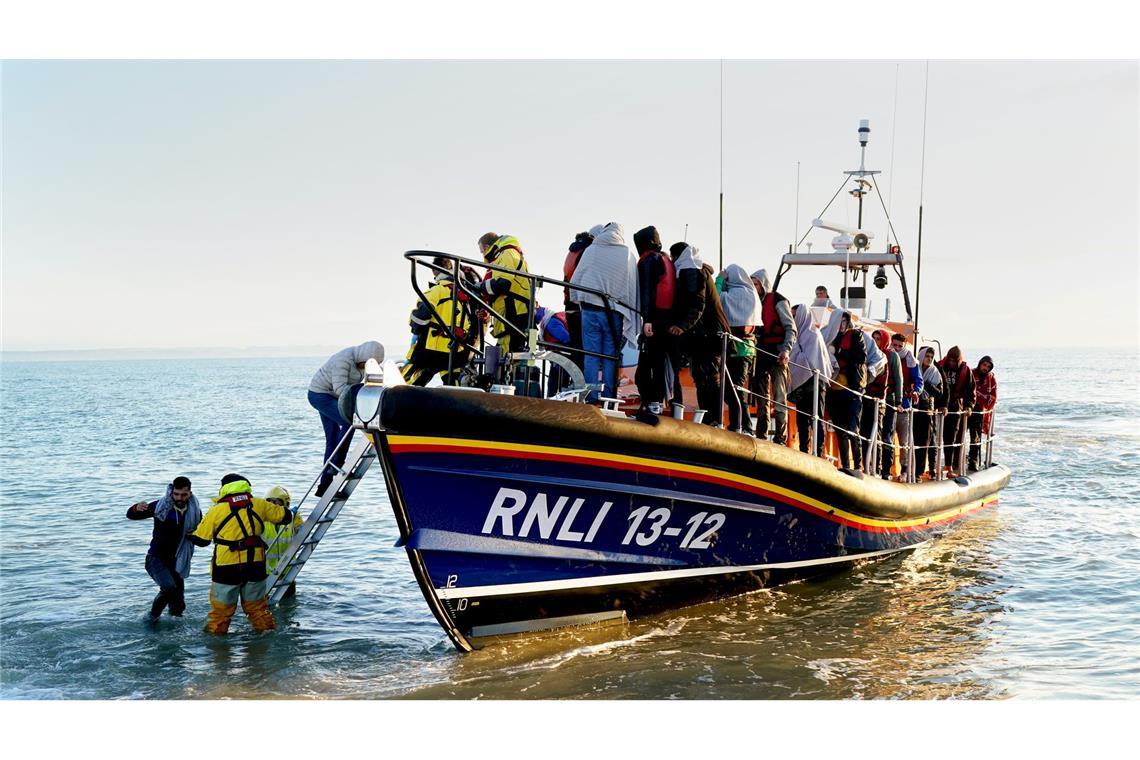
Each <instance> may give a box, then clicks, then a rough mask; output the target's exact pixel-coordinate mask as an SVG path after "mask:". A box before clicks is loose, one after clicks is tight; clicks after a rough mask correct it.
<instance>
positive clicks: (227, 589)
mask: <svg viewBox="0 0 1140 760" xmlns="http://www.w3.org/2000/svg"><path fill="white" fill-rule="evenodd" d="M292 521H293V514H292V512H290V511H289V510H288V509H285V508H284V507H282V506H280V505H277V504H273V503H270V502H268V501H265V500H264V499H258V498H255V497H254V496H253V487H252V486H251V485H250V484H249V481H248V480H246V479H245V478H243V477H242V476H241V475H236V474H233V473H231V474H229V475H226V476H225V477H224V478H222V487H221V489H220V490H219V491H218V496H217V498H216V499H215V500H214V505H213V506H212V507H210V511H208V512H207V513H206V516H205V517H203V518H202V522H200V523H198V527H197V529H195V531H194V532H193V533H191V534H190V535H189V536H188V538H189V539H190V540H191V541H193V542H194V543H195V544H197V545H198V546H209V544H210V542H211V541H213V542H214V544H215V546H214V559H213V562H211V563H210V579H211V581H212V583H211V584H210V612H209V614H208V615H207V616H206V631H207V632H208V633H227V632H229V629H230V619H231V618H232V617H233V616H234V613H235V612H237V603H238V599H239V598H240V599H241V608H242V610H243V611H244V612H245V614H246V617H248V618H249V622H250V623H251V624H252V625H253V628H254V630H257V631H271V630H273V629H274V628H276V627H277V626H276V625H275V624H274V622H273V613H271V612H270V611H269V604H268V602H267V600H266V595H267V593H268V590H269V589H268V587H267V584H266V579H267V577H268V573H267V572H266V568H265V541H264V539H262V537H261V534H262V532H263V531H264V529H265V523H267V522H272V523H277V524H278V525H289V524H290V523H291V522H292Z"/></svg>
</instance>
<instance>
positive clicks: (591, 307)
mask: <svg viewBox="0 0 1140 760" xmlns="http://www.w3.org/2000/svg"><path fill="white" fill-rule="evenodd" d="M590 234H591V235H593V236H594V242H592V243H590V245H589V247H587V248H586V250H584V251H582V257H581V258H580V259H579V260H578V266H577V267H576V268H575V269H574V274H573V276H571V278H570V283H571V284H572V285H578V286H580V287H582V288H589V289H590V290H595V291H601V292H602V293H604V294H605V295H606V296H607V298H603V297H602V296H600V295H595V294H594V293H589V292H586V291H585V290H571V293H570V298H571V299H572V300H574V301H576V302H577V303H578V304H579V305H580V306H581V308H582V348H583V349H584V350H585V351H588V352H590V353H588V354H586V355H585V357H584V358H583V360H582V365H583V374H584V375H585V377H586V384H587V385H596V384H598V374H599V372H600V373H601V385H602V390H601V394H600V395H601V396H603V397H606V398H614V397H615V395H616V394H617V387H618V371H619V369H620V366H621V362H620V357H621V351H622V348H623V347H624V345H625V344H626V343H629V344H630V345H631V346H636V345H637V336H638V334H639V333H640V332H641V325H640V319H639V318H638V315H637V314H636V313H635V312H634V311H632V308H633V307H635V306H636V304H637V255H636V254H634V252H633V251H631V250H630V249H629V246H627V245H626V244H625V233H624V231H623V230H622V227H621V225H620V224H618V223H617V222H610V223H609V224H606V225H597V226H595V227H593V228H591V229H590ZM622 304H624V305H622ZM591 354H593V355H591ZM598 354H603V355H606V356H616V357H618V359H609V358H603V357H602V356H598ZM598 396H599V394H598V393H597V392H591V393H590V400H591V401H596V400H597V399H598Z"/></svg>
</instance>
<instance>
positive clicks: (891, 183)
mask: <svg viewBox="0 0 1140 760" xmlns="http://www.w3.org/2000/svg"><path fill="white" fill-rule="evenodd" d="M898 120H899V64H897V63H896V64H895V109H894V114H893V115H892V116H891V169H890V176H891V178H890V180H888V183H887V216H888V217H890V215H891V199H892V198H893V197H894V191H895V125H896V124H898ZM892 231H893V230H892ZM898 242H899V238H898V235H896V236H895V243H898Z"/></svg>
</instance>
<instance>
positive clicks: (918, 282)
mask: <svg viewBox="0 0 1140 760" xmlns="http://www.w3.org/2000/svg"><path fill="white" fill-rule="evenodd" d="M929 97H930V61H929V60H927V61H926V77H925V84H924V88H923V95H922V162H921V164H920V166H921V169H920V171H919V180H918V252H917V257H918V273H917V275H916V276H915V283H914V334H915V344H914V347H915V348H916V349H917V348H918V338H917V336H918V306H919V303H920V302H921V299H922V202H923V191H924V188H925V187H926V103H927V100H928V99H929Z"/></svg>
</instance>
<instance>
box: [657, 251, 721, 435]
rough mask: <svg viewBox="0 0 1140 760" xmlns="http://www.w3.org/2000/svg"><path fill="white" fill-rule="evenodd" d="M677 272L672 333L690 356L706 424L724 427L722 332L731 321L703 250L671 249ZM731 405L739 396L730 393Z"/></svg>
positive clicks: (690, 363) (694, 382)
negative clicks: (720, 414) (720, 411)
mask: <svg viewBox="0 0 1140 760" xmlns="http://www.w3.org/2000/svg"><path fill="white" fill-rule="evenodd" d="M669 254H670V255H671V256H672V257H673V264H674V266H675V267H676V269H677V293H676V298H675V300H674V302H673V303H674V313H675V316H674V321H675V324H674V325H673V326H672V327H670V328H669V334H670V335H673V336H674V337H676V338H680V340H681V347H682V348H681V350H682V352H683V353H684V354H685V355H687V356H688V357H689V368H690V370H691V371H692V373H693V384H694V385H696V386H697V403H698V404H700V406H701V408H702V409H704V410H705V417H704V420H703V422H704V423H705V424H706V425H712V426H713V427H723V426H724V421H723V420H722V419H718V418H717V409H718V408H720V400H719V399H720V381H721V370H722V367H721V363H720V354H721V348H722V343H723V339H722V338H721V337H720V334H721V333H722V332H728V320H727V319H726V318H725V316H724V311H723V309H722V308H721V305H720V294H719V293H718V292H717V289H716V282H715V276H714V273H713V269H712V267H711V266H709V265H708V264H706V263H704V262H703V261H702V260H701V257H700V253H699V251H698V250H697V249H696V248H694V247H693V246H691V245H689V244H687V243H674V244H673V245H672V246H670V247H669ZM725 401H726V402H727V403H728V404H730V405H731V404H733V403H735V402H736V394H734V393H733V394H726V398H725Z"/></svg>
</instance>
